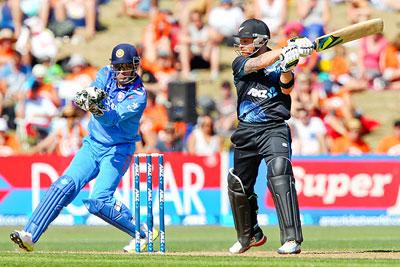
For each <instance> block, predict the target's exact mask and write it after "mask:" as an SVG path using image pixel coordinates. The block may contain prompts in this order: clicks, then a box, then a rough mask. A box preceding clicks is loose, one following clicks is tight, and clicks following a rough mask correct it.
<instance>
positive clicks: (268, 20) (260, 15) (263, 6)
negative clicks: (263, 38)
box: [253, 0, 288, 37]
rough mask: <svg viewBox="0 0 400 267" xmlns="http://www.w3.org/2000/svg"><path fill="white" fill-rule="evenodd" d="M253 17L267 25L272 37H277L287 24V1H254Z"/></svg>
mask: <svg viewBox="0 0 400 267" xmlns="http://www.w3.org/2000/svg"><path fill="white" fill-rule="evenodd" d="M253 5H254V6H255V8H254V15H255V16H254V17H255V18H256V19H260V20H262V21H264V22H265V24H267V25H268V28H269V30H270V32H271V34H272V37H274V36H276V35H279V34H280V31H281V30H282V29H283V26H284V25H285V24H286V22H287V11H288V2H287V0H254V3H253Z"/></svg>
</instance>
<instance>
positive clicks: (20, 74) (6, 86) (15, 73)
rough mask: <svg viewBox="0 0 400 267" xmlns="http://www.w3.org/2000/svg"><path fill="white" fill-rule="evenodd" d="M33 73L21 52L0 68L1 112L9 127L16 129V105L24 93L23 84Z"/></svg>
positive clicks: (16, 53)
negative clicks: (24, 62)
mask: <svg viewBox="0 0 400 267" xmlns="http://www.w3.org/2000/svg"><path fill="white" fill-rule="evenodd" d="M30 74H31V68H30V66H27V65H25V64H22V60H21V54H20V53H18V52H15V53H14V58H13V60H11V61H10V62H9V63H7V64H5V65H4V66H3V67H1V68H0V114H1V115H3V116H4V117H5V118H6V119H7V124H8V128H10V129H12V130H15V129H16V124H15V105H16V103H17V102H18V101H19V99H21V98H22V97H23V95H24V91H23V85H24V84H25V82H26V81H27V79H28V77H29V76H30Z"/></svg>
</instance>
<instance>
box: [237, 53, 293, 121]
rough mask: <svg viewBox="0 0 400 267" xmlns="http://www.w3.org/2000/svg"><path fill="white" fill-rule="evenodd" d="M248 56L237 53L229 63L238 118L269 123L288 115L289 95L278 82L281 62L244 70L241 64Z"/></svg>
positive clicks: (285, 117) (285, 118) (288, 116)
mask: <svg viewBox="0 0 400 267" xmlns="http://www.w3.org/2000/svg"><path fill="white" fill-rule="evenodd" d="M247 60H248V58H245V57H243V56H238V57H237V58H235V60H234V61H233V63H232V70H233V78H234V83H235V87H236V89H237V95H238V100H237V101H238V105H237V106H238V108H237V114H238V119H239V121H242V122H249V123H267V124H268V123H273V122H276V121H282V122H283V121H284V120H287V119H289V118H290V106H291V99H290V95H286V94H283V93H282V91H281V87H280V85H279V79H280V76H281V70H280V67H279V64H280V62H279V61H277V62H276V63H275V64H273V65H271V66H268V67H266V68H264V69H261V70H258V71H256V72H252V73H247V74H246V73H245V72H244V65H245V63H246V61H247Z"/></svg>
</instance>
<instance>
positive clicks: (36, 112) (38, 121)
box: [25, 96, 57, 127]
mask: <svg viewBox="0 0 400 267" xmlns="http://www.w3.org/2000/svg"><path fill="white" fill-rule="evenodd" d="M55 115H57V108H56V106H55V105H54V104H53V102H51V101H50V100H49V99H47V98H45V97H42V96H37V98H36V99H27V100H26V101H25V123H26V124H29V123H30V124H34V125H40V126H43V127H48V126H49V125H50V123H51V118H52V117H53V116H55Z"/></svg>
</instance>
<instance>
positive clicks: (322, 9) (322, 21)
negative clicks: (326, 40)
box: [297, 0, 331, 40]
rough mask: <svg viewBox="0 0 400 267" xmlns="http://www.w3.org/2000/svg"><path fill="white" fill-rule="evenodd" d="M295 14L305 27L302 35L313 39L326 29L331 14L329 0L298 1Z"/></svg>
mask: <svg viewBox="0 0 400 267" xmlns="http://www.w3.org/2000/svg"><path fill="white" fill-rule="evenodd" d="M297 15H298V17H299V18H300V20H301V22H302V23H303V25H304V27H305V29H304V36H306V37H308V38H309V39H311V40H314V39H315V38H317V37H318V36H321V35H323V34H324V33H325V32H327V31H328V26H329V21H330V16H331V12H330V6H329V0H305V1H299V2H297Z"/></svg>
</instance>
